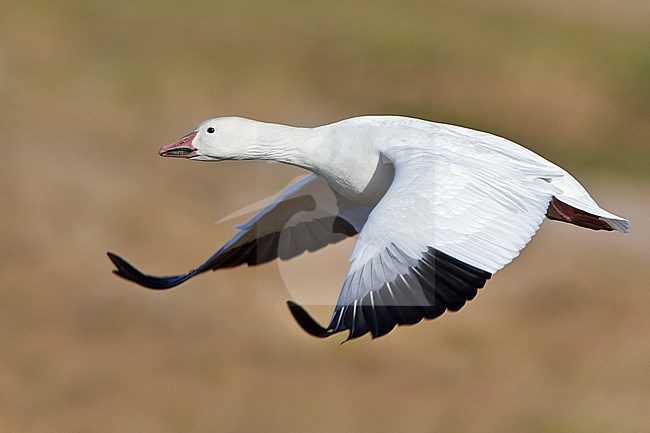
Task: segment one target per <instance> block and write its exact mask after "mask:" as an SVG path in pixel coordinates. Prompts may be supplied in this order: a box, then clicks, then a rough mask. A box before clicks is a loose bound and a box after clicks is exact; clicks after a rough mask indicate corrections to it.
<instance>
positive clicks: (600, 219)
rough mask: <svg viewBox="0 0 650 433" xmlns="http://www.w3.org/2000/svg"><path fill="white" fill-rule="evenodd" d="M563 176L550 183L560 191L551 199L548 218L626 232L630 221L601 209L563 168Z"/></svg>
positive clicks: (594, 228) (593, 227)
mask: <svg viewBox="0 0 650 433" xmlns="http://www.w3.org/2000/svg"><path fill="white" fill-rule="evenodd" d="M563 171H564V176H562V177H558V178H553V179H551V180H550V183H551V184H552V185H554V186H556V187H558V188H559V189H560V190H562V192H561V193H560V194H556V195H555V197H553V199H552V200H551V205H550V207H549V210H548V214H547V216H548V218H550V219H554V220H559V221H565V222H568V223H571V224H575V225H578V226H581V227H587V228H590V229H593V230H617V231H619V232H621V233H628V232H629V230H630V222H629V221H628V220H626V219H625V218H621V217H619V216H617V215H614V214H612V213H609V212H607V211H606V210H605V209H602V208H601V207H600V206H598V204H597V203H596V202H595V201H594V199H593V198H591V196H590V195H589V193H588V192H587V190H586V189H584V187H583V186H582V185H580V182H578V181H577V180H575V178H574V177H573V176H571V175H570V174H569V173H567V172H566V171H565V170H563Z"/></svg>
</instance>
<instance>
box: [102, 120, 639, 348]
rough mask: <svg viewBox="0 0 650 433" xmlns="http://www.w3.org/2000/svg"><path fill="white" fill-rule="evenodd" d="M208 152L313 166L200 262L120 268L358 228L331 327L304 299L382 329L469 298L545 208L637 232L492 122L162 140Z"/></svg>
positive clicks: (318, 329)
mask: <svg viewBox="0 0 650 433" xmlns="http://www.w3.org/2000/svg"><path fill="white" fill-rule="evenodd" d="M160 155H162V156H165V157H176V158H187V159H191V160H197V161H223V160H248V159H260V160H274V161H279V162H283V163H286V164H292V165H295V166H298V167H302V168H304V169H306V170H309V171H311V172H312V174H309V175H307V176H306V177H304V178H303V179H302V180H300V181H298V182H297V183H295V184H293V185H291V186H289V187H288V188H287V189H286V190H284V191H283V192H282V193H281V194H280V195H279V196H278V197H277V198H276V199H275V200H274V201H273V202H272V203H271V204H270V205H269V206H267V207H265V208H264V209H262V210H261V211H260V212H259V213H258V214H257V215H256V216H255V217H254V218H252V219H251V220H250V221H249V222H247V223H245V224H243V225H240V226H238V227H237V228H238V229H239V232H238V233H237V234H236V235H235V236H234V237H233V238H232V239H230V241H228V242H227V243H226V244H225V245H224V246H223V247H221V248H220V249H219V250H218V251H217V252H216V253H215V254H214V255H213V256H212V257H210V258H209V259H208V260H207V261H206V262H205V263H203V264H202V265H200V266H199V267H198V268H196V269H194V270H192V271H190V272H189V273H187V274H184V275H178V276H171V277H154V276H149V275H144V274H142V273H141V272H140V271H138V270H137V269H135V268H134V267H133V266H131V265H130V264H129V263H127V262H126V261H125V260H123V259H122V258H120V257H119V256H117V255H115V254H112V253H108V255H109V257H110V259H111V260H112V262H113V263H114V265H115V266H116V267H117V269H116V270H115V271H114V272H115V273H116V274H117V275H119V276H121V277H124V278H126V279H128V280H131V281H134V282H136V283H138V284H140V285H142V286H145V287H149V288H152V289H168V288H170V287H174V286H176V285H178V284H181V283H182V282H184V281H186V280H188V279H189V278H192V277H193V276H195V275H198V274H200V273H203V272H205V271H208V270H216V269H221V268H227V267H232V266H238V265H241V264H244V263H246V264H248V265H257V264H260V263H265V262H268V261H270V260H274V259H276V258H278V257H279V258H280V259H283V260H285V259H289V258H292V257H295V256H297V255H299V254H301V253H303V252H305V251H314V250H317V249H319V248H322V247H325V246H326V245H328V244H332V243H335V242H339V241H340V240H342V239H344V238H346V237H349V236H354V235H357V234H358V235H359V236H358V239H357V241H356V243H355V246H354V248H353V251H352V253H351V256H350V262H351V266H350V269H349V271H348V274H347V276H346V278H345V280H344V282H343V287H342V289H341V292H340V295H339V298H338V301H337V302H336V307H335V308H334V312H333V314H332V318H331V320H330V322H329V325H328V326H327V327H322V326H321V325H319V324H318V323H317V322H316V321H315V320H313V319H312V318H311V317H310V316H309V314H308V313H307V312H306V311H305V310H304V309H303V308H302V307H300V306H299V305H298V304H296V303H294V302H291V301H289V302H288V305H289V308H290V310H291V312H292V314H293V316H294V318H295V319H296V320H297V322H298V323H299V324H300V326H301V327H302V328H303V329H304V330H305V331H307V332H308V333H310V334H312V335H314V336H317V337H328V336H330V335H332V334H336V333H338V332H341V331H345V330H347V331H349V334H348V339H351V338H356V337H359V336H362V335H364V334H366V333H370V334H371V335H372V337H373V338H375V337H379V336H382V335H385V334H387V333H388V332H390V331H391V330H392V329H393V328H394V327H395V326H396V325H409V324H414V323H417V322H419V321H421V320H422V319H423V318H425V319H433V318H435V317H437V316H439V315H441V314H442V313H443V312H444V311H445V310H450V311H457V310H459V309H460V308H461V307H462V306H463V305H465V303H466V302H467V301H468V300H471V299H473V298H474V297H475V296H476V293H477V290H478V289H480V288H482V287H483V286H484V285H485V283H486V281H487V280H488V279H489V278H490V277H491V276H492V275H493V274H494V273H495V272H497V271H498V270H499V269H501V268H502V267H503V266H505V265H506V264H508V263H510V261H512V260H513V259H514V258H515V257H516V256H517V255H518V254H519V252H520V251H521V250H522V248H524V246H525V245H526V244H527V243H528V241H530V239H531V237H532V236H533V235H534V234H535V232H536V231H537V229H538V228H539V226H540V224H541V223H542V220H543V219H544V217H547V218H549V219H554V220H559V221H564V222H568V223H572V224H575V225H578V226H581V227H586V228H589V229H593V230H609V231H611V230H617V231H619V232H622V233H627V231H628V226H629V223H628V221H627V220H625V219H623V218H621V217H618V216H616V215H613V214H611V213H609V212H607V211H605V210H603V209H601V208H600V207H599V206H598V205H597V204H596V202H595V201H594V200H593V199H592V198H591V197H590V196H589V194H588V193H587V191H586V190H585V189H584V188H583V187H582V186H581V185H580V183H578V181H576V180H575V179H574V178H573V177H572V176H571V175H570V174H569V173H567V172H566V171H564V170H563V169H562V168H560V167H558V166H557V165H555V164H553V163H551V162H549V161H547V160H545V159H544V158H542V157H541V156H539V155H537V154H535V153H534V152H532V151H530V150H528V149H526V148H524V147H522V146H520V145H518V144H516V143H513V142H512V141H509V140H507V139H505V138H502V137H498V136H495V135H492V134H488V133H485V132H480V131H475V130H472V129H467V128H463V127H459V126H452V125H446V124H440V123H433V122H428V121H424V120H418V119H412V118H406V117H398V116H364V117H356V118H352V119H346V120H343V121H340V122H337V123H333V124H330V125H325V126H320V127H316V128H297V127H291V126H285V125H278V124H269V123H262V122H257V121H253V120H249V119H244V118H238V117H222V118H215V119H209V120H206V121H204V122H203V123H201V124H199V125H198V126H197V127H196V128H195V129H194V130H193V131H192V132H191V133H189V134H188V135H186V136H184V137H182V138H181V139H179V140H178V141H176V142H174V143H172V144H170V145H168V146H164V147H163V148H161V149H160Z"/></svg>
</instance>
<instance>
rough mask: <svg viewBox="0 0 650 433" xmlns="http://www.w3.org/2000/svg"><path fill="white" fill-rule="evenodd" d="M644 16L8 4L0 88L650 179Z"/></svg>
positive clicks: (356, 6)
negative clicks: (442, 141) (377, 126)
mask: <svg viewBox="0 0 650 433" xmlns="http://www.w3.org/2000/svg"><path fill="white" fill-rule="evenodd" d="M647 9H648V8H647V6H644V5H643V2H633V1H627V2H624V3H623V4H617V5H616V6H614V5H612V4H610V3H608V2H588V1H577V2H569V4H567V5H564V4H562V3H560V2H532V1H523V0H521V1H491V2H483V1H467V0H465V1H459V2H440V1H438V2H410V3H408V4H401V3H399V2H389V1H376V2H372V3H368V2H349V3H342V4H338V5H333V4H331V3H328V2H311V1H308V2H284V1H280V2H259V1H241V2H200V1H191V2H162V3H161V2H147V1H138V2H114V3H100V2H73V1H71V2H35V3H31V2H21V3H14V4H13V5H10V6H9V8H8V11H7V12H8V13H5V14H4V26H3V27H4V32H5V35H6V36H5V42H6V43H5V44H4V45H5V47H4V51H5V59H7V58H8V59H10V60H11V61H10V62H9V64H8V65H7V67H6V68H5V70H6V71H5V82H8V83H10V86H9V87H10V89H9V93H10V95H9V96H10V97H12V96H13V97H14V98H30V101H31V98H34V99H39V98H43V97H47V98H52V99H55V100H57V99H58V100H59V101H62V100H65V101H70V100H71V98H74V99H72V100H79V101H80V102H81V103H85V104H92V105H94V107H93V108H94V110H89V111H86V115H87V116H88V117H90V118H92V116H100V115H101V113H102V111H103V110H105V109H106V108H108V107H110V108H112V109H115V110H128V111H129V112H133V111H134V110H144V109H145V108H146V109H147V111H151V110H152V109H153V110H154V111H155V112H166V111H167V110H168V109H169V108H172V107H173V106H174V105H175V104H179V103H185V104H191V105H192V106H191V107H188V106H184V107H183V111H191V112H196V113H199V114H198V115H197V118H193V121H195V122H196V121H199V120H202V118H204V117H207V116H212V115H219V114H241V115H249V116H259V117H264V118H273V120H278V121H285V122H290V121H291V120H292V117H290V116H285V115H281V114H278V113H284V112H292V111H294V112H295V111H303V110H302V108H301V107H302V106H303V105H304V104H306V103H308V104H309V105H310V106H311V107H313V108H312V110H314V111H315V110H318V111H320V112H328V114H329V115H328V116H304V117H305V119H304V120H303V119H301V120H303V121H304V122H308V123H310V124H311V123H320V122H322V121H324V120H336V119H339V118H341V117H347V116H352V115H359V114H366V113H379V114H381V113H393V114H403V115H410V116H415V117H422V118H426V119H431V120H436V121H441V122H448V123H459V124H463V125H466V126H470V127H474V128H476V129H484V130H489V131H491V132H494V133H497V134H500V135H505V136H508V137H510V138H512V139H515V140H516V141H518V142H520V143H524V144H525V145H526V146H528V147H530V148H533V149H535V150H537V151H539V152H540V153H542V154H544V155H547V156H549V157H550V156H553V157H555V158H557V159H560V160H564V161H568V162H567V163H568V164H575V166H579V167H582V166H584V167H585V168H589V169H598V170H606V171H618V172H628V173H632V174H644V175H647V173H648V172H649V171H648V170H647V167H648V165H649V164H650V150H649V146H648V144H647V143H648V141H649V140H650V122H649V121H648V119H650V102H649V101H650V97H649V96H648V95H649V94H650V54H649V53H650V31H649V30H648V27H649V26H648V10H647ZM5 63H6V62H5ZM181 98H182V99H181ZM91 101H92V102H91ZM179 101H181V102H179ZM50 103H51V104H52V105H58V104H56V102H55V101H50ZM287 104H289V105H291V106H290V107H287V106H286V105H287ZM199 107H200V108H199ZM299 107H300V108H299ZM42 108H46V107H42ZM50 108H53V107H50ZM44 114H45V113H44ZM151 115H152V116H155V113H152V114H151ZM323 117H325V118H323ZM183 120H184V119H183ZM178 127H180V128H182V129H187V127H186V126H185V124H184V123H182V122H179V126H178Z"/></svg>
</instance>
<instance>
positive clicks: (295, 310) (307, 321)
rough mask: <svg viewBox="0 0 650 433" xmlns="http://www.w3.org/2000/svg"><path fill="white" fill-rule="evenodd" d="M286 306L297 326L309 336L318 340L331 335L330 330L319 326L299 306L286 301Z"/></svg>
mask: <svg viewBox="0 0 650 433" xmlns="http://www.w3.org/2000/svg"><path fill="white" fill-rule="evenodd" d="M287 306H288V307H289V311H291V315H293V318H294V319H296V322H298V325H300V327H301V328H302V329H304V330H305V332H307V333H308V334H309V335H313V336H314V337H318V338H327V337H329V336H331V335H332V334H333V332H332V330H331V329H325V328H323V327H322V326H321V325H319V324H318V323H317V322H316V321H315V320H314V319H312V317H311V316H310V315H309V313H307V311H306V310H305V309H304V308H302V307H301V306H300V305H298V304H296V303H295V302H293V301H287Z"/></svg>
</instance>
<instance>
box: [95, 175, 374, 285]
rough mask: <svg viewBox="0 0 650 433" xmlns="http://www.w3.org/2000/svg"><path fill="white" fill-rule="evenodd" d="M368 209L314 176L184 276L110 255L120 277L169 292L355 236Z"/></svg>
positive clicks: (282, 196) (286, 193) (293, 187)
mask: <svg viewBox="0 0 650 433" xmlns="http://www.w3.org/2000/svg"><path fill="white" fill-rule="evenodd" d="M370 210H371V209H369V208H367V207H365V206H361V205H357V204H354V203H352V202H350V201H349V200H347V199H346V198H344V197H343V196H341V195H340V194H338V193H336V192H334V191H333V190H332V189H331V188H330V187H329V186H328V185H327V183H326V182H325V181H324V180H323V179H321V178H320V177H318V176H317V175H315V174H311V175H308V176H306V177H304V178H303V179H301V180H300V181H298V182H296V183H295V184H293V185H291V186H289V187H287V188H286V189H285V190H284V191H283V192H282V193H281V194H280V195H279V196H278V197H277V198H276V199H275V200H274V201H273V202H272V203H271V204H270V205H268V206H267V207H265V208H264V209H262V211H260V212H259V213H258V214H257V215H256V216H255V217H253V218H252V219H251V220H250V221H248V222H247V223H245V224H243V225H240V226H237V228H238V229H239V232H238V233H237V234H236V235H235V236H234V237H233V238H232V239H230V241H228V242H227V243H226V244H225V245H224V246H223V247H221V248H220V249H219V251H217V252H216V253H215V254H214V255H213V256H212V257H210V258H209V259H208V260H207V261H206V262H205V263H203V264H202V265H201V266H199V267H198V268H196V269H194V270H192V271H190V272H188V273H187V274H184V275H176V276H169V277H154V276H150V275H144V274H143V273H142V272H140V271H138V270H137V269H136V268H134V267H133V266H132V265H130V264H129V263H128V262H126V261H125V260H124V259H122V258H121V257H119V256H117V255H115V254H113V253H108V256H109V258H110V259H111V261H112V262H113V264H115V266H116V267H117V269H116V270H115V271H114V272H115V273H116V274H117V275H119V276H121V277H124V278H126V279H127V280H131V281H133V282H135V283H138V284H140V285H142V286H145V287H148V288H151V289H168V288H171V287H174V286H177V285H179V284H181V283H182V282H184V281H186V280H188V279H190V278H192V277H193V276H195V275H197V274H200V273H202V272H205V271H208V270H216V269H220V268H227V267H233V266H238V265H241V264H244V263H246V264H248V265H258V264H260V263H266V262H268V261H271V260H273V259H275V258H277V257H279V258H280V259H283V260H286V259H290V258H292V257H295V256H297V255H299V254H301V253H303V252H305V251H315V250H318V249H320V248H323V247H324V246H326V245H329V244H333V243H336V242H339V241H341V240H343V239H345V238H346V237H349V236H354V235H356V234H357V233H358V232H359V231H360V230H361V228H362V227H363V225H364V224H365V222H366V219H367V218H368V215H369V213H370Z"/></svg>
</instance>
